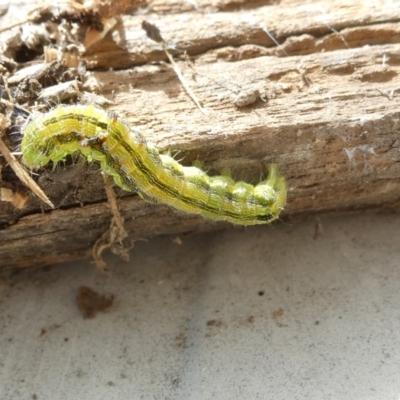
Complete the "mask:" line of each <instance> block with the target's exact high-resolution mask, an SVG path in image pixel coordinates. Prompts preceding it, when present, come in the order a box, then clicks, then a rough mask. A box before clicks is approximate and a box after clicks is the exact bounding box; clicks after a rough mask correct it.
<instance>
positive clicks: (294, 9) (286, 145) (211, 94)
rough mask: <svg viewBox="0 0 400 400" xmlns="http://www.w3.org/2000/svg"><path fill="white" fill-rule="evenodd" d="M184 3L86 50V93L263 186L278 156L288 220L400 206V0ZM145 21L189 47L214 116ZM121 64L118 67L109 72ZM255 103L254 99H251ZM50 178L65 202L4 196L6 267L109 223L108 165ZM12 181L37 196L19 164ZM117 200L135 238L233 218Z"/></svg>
mask: <svg viewBox="0 0 400 400" xmlns="http://www.w3.org/2000/svg"><path fill="white" fill-rule="evenodd" d="M184 3H187V2H181V3H179V2H163V1H161V0H160V1H157V2H151V8H150V11H149V12H148V14H145V15H140V16H123V18H122V20H121V21H120V23H119V25H118V26H117V29H116V30H115V31H114V32H112V33H110V34H109V35H108V36H107V37H106V39H105V40H104V41H102V42H99V43H98V44H96V45H95V46H93V48H91V49H89V50H90V51H88V52H87V54H86V55H85V56H84V59H85V60H86V61H87V62H88V65H89V70H88V72H87V73H86V75H85V76H84V80H83V90H86V91H95V92H97V93H98V94H101V95H103V96H105V97H107V98H108V99H109V100H111V101H112V106H111V107H110V109H113V110H115V111H116V112H118V113H119V114H121V115H123V116H124V117H125V119H126V120H127V121H128V123H130V124H132V125H134V126H136V127H139V128H140V129H142V130H144V131H145V132H146V135H147V137H149V138H150V140H151V141H153V142H154V143H155V144H156V145H157V146H158V147H160V148H162V149H165V150H172V151H174V150H180V151H181V153H180V154H181V155H180V157H181V158H183V161H182V162H183V163H186V164H187V165H190V163H191V162H192V161H194V160H201V161H202V162H203V166H204V168H205V169H206V170H208V172H209V173H211V174H212V173H219V171H220V170H221V169H223V168H230V169H231V170H232V172H233V175H234V176H235V177H236V178H240V179H246V180H248V181H250V182H251V183H255V182H257V181H259V179H260V175H261V173H262V172H263V171H264V170H265V166H266V165H267V164H268V163H271V162H273V163H276V164H278V166H279V169H280V170H281V172H282V174H283V175H284V176H285V177H286V178H287V180H288V185H289V195H288V203H287V206H286V209H285V211H284V213H283V219H288V218H295V217H296V216H298V215H310V214H315V213H323V212H332V211H336V212H338V211H346V210H357V209H366V208H369V209H381V208H382V207H385V208H386V207H390V208H391V209H398V206H399V197H400V185H399V178H400V163H399V161H400V150H399V135H398V130H399V124H400V99H399V94H398V91H399V88H400V78H399V73H400V55H399V54H400V45H399V44H398V42H399V37H400V24H399V23H398V22H396V21H398V20H399V19H400V18H399V17H400V9H399V8H398V7H396V6H395V4H394V3H390V2H388V3H384V4H383V5H381V6H379V7H378V6H377V7H376V9H372V8H371V5H368V7H367V5H366V3H365V2H361V1H360V2H352V4H351V5H348V4H347V3H346V2H342V1H332V2H328V1H325V2H324V1H321V2H319V3H315V2H313V3H312V4H307V3H304V2H297V1H289V0H288V1H285V2H281V3H280V4H274V5H262V4H261V5H260V3H259V2H252V3H253V4H252V6H251V7H250V6H249V7H246V8H245V9H244V10H242V9H240V4H239V6H237V4H235V3H236V2H234V1H232V2H230V3H229V4H230V6H229V7H228V6H227V2H226V1H225V2H223V3H224V4H222V2H221V7H220V9H219V10H224V11H223V12H222V11H218V12H215V13H206V12H204V10H205V9H206V8H207V7H211V6H212V7H216V6H215V4H214V5H213V4H211V3H216V2H210V1H209V2H204V3H202V2H198V3H201V4H200V5H201V9H199V10H192V9H190V10H189V9H187V8H186V9H185V8H182V9H179V4H181V5H183V4H184ZM239 3H240V2H239ZM261 3H263V2H261ZM163 4H164V6H165V7H164V8H163V9H162V10H161V9H160V8H158V9H157V7H161V6H162V5H163ZM157 5H159V6H157ZM156 6H157V7H156ZM168 6H170V7H171V8H173V10H168ZM226 10H228V11H226ZM143 19H146V20H148V21H150V22H152V23H155V24H156V25H157V26H158V27H159V28H160V30H161V33H162V35H163V37H164V39H165V40H166V41H167V43H169V44H170V47H171V46H172V44H173V45H174V46H175V47H176V48H179V49H180V50H185V51H187V53H188V54H189V56H190V59H191V62H189V61H188V60H186V59H185V57H184V55H183V54H180V53H176V54H175V56H174V57H175V59H176V60H177V62H178V64H179V67H180V68H181V70H182V72H183V74H184V76H185V77H186V79H187V81H188V83H189V84H190V85H191V87H192V89H193V90H194V92H195V93H196V95H197V96H198V98H199V100H200V101H201V102H202V105H203V107H204V108H205V109H206V111H207V113H208V114H207V115H206V116H205V115H203V114H202V113H201V112H200V111H199V110H198V109H197V108H196V106H195V105H194V104H193V102H192V101H191V100H190V98H189V97H188V96H187V94H186V93H185V92H184V90H183V89H182V85H181V84H180V82H179V80H178V79H177V77H176V75H175V73H174V72H173V70H172V68H171V66H170V65H169V64H167V63H164V60H165V59H166V57H165V55H164V54H163V52H162V49H161V47H160V46H159V45H158V44H157V43H154V42H151V41H150V39H148V38H147V37H146V36H145V33H144V31H143V30H142V29H141V28H140V26H141V21H142V20H143ZM255 21H256V22H255ZM193 26H195V27H196V29H193ZM332 28H334V29H335V30H337V31H338V33H336V32H333V31H332ZM265 29H267V30H268V31H269V32H270V33H272V34H273V35H274V36H275V37H276V38H277V40H278V41H279V42H280V43H281V44H282V46H281V47H277V46H276V45H275V44H274V43H273V42H272V40H271V39H270V38H269V36H268V35H267V34H266V32H265ZM283 50H284V51H285V52H286V53H287V54H285V53H284V52H283ZM110 67H112V68H117V70H104V68H110ZM246 96H247V97H246ZM243 99H244V102H246V99H247V100H248V102H249V104H248V105H247V106H245V107H238V105H242V104H243V102H241V101H242V100H243ZM38 183H39V185H40V186H41V187H42V188H43V189H44V191H45V192H46V194H47V195H48V196H49V197H50V199H51V200H52V202H53V203H54V204H55V205H56V208H57V209H56V210H54V211H51V212H49V211H46V210H45V208H44V206H43V205H41V204H40V203H39V201H37V200H36V199H35V198H34V197H30V198H29V201H28V202H27V205H26V207H25V208H24V209H22V210H17V209H15V208H14V207H13V206H12V205H11V203H7V202H0V255H1V256H0V257H1V258H0V267H31V266H40V265H48V264H52V263H55V262H62V261H66V260H72V259H77V258H81V257H87V256H88V255H89V254H90V248H91V246H92V245H93V243H94V242H95V240H96V239H97V238H98V237H99V236H100V235H101V234H102V233H103V232H104V231H106V230H107V229H108V226H109V223H110V219H111V215H110V212H109V209H108V206H107V203H106V201H105V192H104V189H103V181H102V179H101V176H100V174H99V169H98V167H96V166H87V165H86V164H85V163H84V162H83V161H82V160H81V159H77V160H75V161H74V162H73V163H69V164H68V163H67V165H66V166H59V167H58V168H57V169H56V170H55V171H52V170H51V169H46V170H44V171H42V172H41V174H40V176H39V177H38ZM1 185H2V186H4V187H10V188H12V189H13V190H15V191H24V189H23V187H22V186H21V185H20V184H19V183H18V182H17V181H16V180H15V178H13V175H12V174H11V172H10V171H9V170H8V169H7V167H6V166H4V168H3V181H2V182H1ZM117 195H119V196H122V197H121V199H120V200H119V202H118V205H119V207H120V210H121V213H122V215H123V217H124V218H125V223H126V227H127V229H128V230H129V232H130V233H131V236H132V237H133V238H143V237H148V236H152V235H158V234H167V233H174V234H177V233H184V232H192V231H200V230H203V231H204V230H212V229H220V228H226V227H229V225H228V224H215V223H209V222H206V221H205V220H203V219H202V218H199V217H193V216H190V215H184V214H179V213H176V212H174V211H173V210H170V209H168V208H166V207H165V206H161V205H148V204H146V203H144V202H143V201H141V200H140V199H138V197H137V196H126V194H125V193H121V192H120V191H119V190H117ZM41 208H43V210H42V211H41ZM267 229H268V228H267ZM271 234H273V232H271Z"/></svg>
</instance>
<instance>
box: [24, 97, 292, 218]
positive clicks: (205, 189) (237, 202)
mask: <svg viewBox="0 0 400 400" xmlns="http://www.w3.org/2000/svg"><path fill="white" fill-rule="evenodd" d="M22 134H23V138H22V143H21V151H22V155H23V162H24V164H25V165H26V166H27V167H30V168H40V167H42V166H44V165H46V164H47V163H49V162H50V161H52V162H53V163H57V162H59V161H61V160H62V159H63V158H65V156H66V155H68V154H72V153H75V152H77V151H79V152H81V153H82V154H83V155H84V156H85V157H86V158H87V160H88V161H89V162H91V161H97V162H99V163H100V166H101V168H102V169H103V171H104V172H105V173H106V174H108V175H111V176H112V177H113V178H114V181H115V183H116V184H117V185H118V186H119V187H121V188H122V189H124V190H126V191H130V192H133V191H135V192H137V193H138V194H139V195H140V196H141V197H142V198H143V199H144V200H147V201H151V202H160V203H165V204H168V205H169V206H171V207H173V208H175V209H177V210H180V211H184V212H187V213H194V214H200V215H202V216H203V217H206V218H209V219H212V220H225V221H230V222H232V223H234V224H239V225H254V224H264V223H268V222H271V221H273V220H274V219H276V218H278V216H279V213H280V211H281V210H282V208H283V206H284V205H285V202H286V181H285V179H284V178H283V177H282V176H281V175H280V173H279V172H278V169H277V167H276V166H275V165H271V166H270V167H269V174H268V177H267V179H266V180H264V181H262V182H260V183H259V184H258V185H256V186H253V185H250V184H248V183H245V182H235V181H234V180H233V179H232V178H230V177H228V176H213V177H210V176H208V175H207V174H206V173H205V172H204V171H202V170H201V169H199V168H197V167H194V166H192V167H185V166H182V165H181V164H179V163H178V162H177V161H176V160H174V159H173V158H172V157H170V156H169V155H166V154H160V153H159V151H158V150H157V148H156V147H155V146H153V145H152V144H151V143H148V142H147V141H146V138H145V136H144V135H143V134H142V133H141V132H140V131H138V130H136V129H133V128H130V127H129V126H128V124H127V123H126V122H125V121H124V120H123V119H122V118H120V117H118V116H117V115H116V114H115V113H114V112H108V111H105V110H103V109H101V108H99V107H97V106H94V105H73V106H58V107H56V108H54V109H52V110H50V111H49V112H47V113H45V114H42V115H41V116H39V117H37V118H34V119H33V120H32V121H28V123H27V124H25V126H24V127H23V128H22Z"/></svg>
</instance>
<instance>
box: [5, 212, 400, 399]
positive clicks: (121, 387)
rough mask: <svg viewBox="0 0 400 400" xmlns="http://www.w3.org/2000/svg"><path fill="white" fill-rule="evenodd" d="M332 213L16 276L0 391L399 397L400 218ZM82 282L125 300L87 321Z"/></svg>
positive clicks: (11, 280)
mask: <svg viewBox="0 0 400 400" xmlns="http://www.w3.org/2000/svg"><path fill="white" fill-rule="evenodd" d="M321 223H322V228H323V232H322V234H321V235H320V236H319V237H318V238H317V239H314V238H313V236H314V229H315V220H309V221H304V222H302V223H299V224H296V225H293V226H288V225H284V224H275V225H274V226H273V227H268V226H266V227H265V226H264V227H257V228H254V229H247V230H246V231H244V230H241V229H236V230H234V231H231V232H225V233H215V234H208V235H204V236H194V237H191V238H187V237H181V239H182V245H177V244H175V243H174V242H173V238H170V237H167V238H159V239H155V240H152V241H150V242H149V243H143V242H138V243H137V245H136V247H135V249H134V250H133V253H132V261H131V263H130V264H124V263H120V262H119V261H118V260H116V259H115V258H112V259H109V262H110V269H111V270H112V272H113V275H112V276H111V277H108V276H105V275H103V274H101V273H100V272H98V271H97V270H96V269H95V268H94V266H93V265H91V264H90V263H77V264H74V265H68V266H67V265H64V266H57V267H53V268H51V269H50V270H47V271H31V272H24V273H21V274H18V275H12V276H6V277H5V278H4V279H3V280H1V281H0V399H1V400H11V399H35V398H36V399H38V400H50V399H51V400H54V399H60V400H64V399H71V400H72V399H73V400H78V399H96V400H99V399H110V400H111V399H143V400H147V399H160V400H161V399H166V400H167V399H170V400H173V399H174V400H175V399H178V400H206V399H207V400H208V399H218V400H228V399H229V400H232V399H240V400H253V399H274V400H288V399H291V400H295V399H299V400H305V399H307V400H314V399H315V400H317V399H318V400H320V399H341V400H347V399H348V400H354V399H362V400H369V399H371V400H375V399H385V400H399V399H400V216H399V215H391V214H386V215H369V214H366V215H363V214H359V215H352V216H349V215H347V216H342V217H329V218H328V217H325V218H324V217H323V218H321ZM81 285H87V286H90V287H91V288H93V289H95V290H97V291H98V292H100V293H104V294H111V293H112V294H114V295H115V296H116V299H115V302H114V305H113V306H112V308H111V309H110V310H109V311H108V312H107V313H101V314H98V315H97V317H96V318H95V319H91V320H87V319H86V320H85V319H83V317H82V316H81V314H80V313H79V310H78V308H77V306H76V303H75V296H76V294H77V291H78V288H79V287H80V286H81ZM262 294H263V295H262ZM42 330H44V331H45V333H44V331H42ZM41 333H42V334H41Z"/></svg>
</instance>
